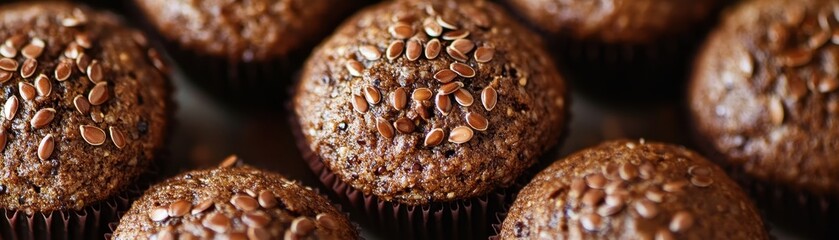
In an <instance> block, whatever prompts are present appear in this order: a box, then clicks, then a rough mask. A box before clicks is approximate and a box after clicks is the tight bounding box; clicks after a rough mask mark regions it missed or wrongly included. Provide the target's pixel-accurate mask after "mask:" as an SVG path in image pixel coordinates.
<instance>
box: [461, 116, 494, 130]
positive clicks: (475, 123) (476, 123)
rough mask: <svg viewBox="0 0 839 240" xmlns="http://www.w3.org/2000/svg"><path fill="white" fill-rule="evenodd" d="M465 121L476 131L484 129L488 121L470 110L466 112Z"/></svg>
mask: <svg viewBox="0 0 839 240" xmlns="http://www.w3.org/2000/svg"><path fill="white" fill-rule="evenodd" d="M466 123H467V124H469V126H470V127H472V128H474V129H475V130H478V131H486V130H487V128H488V127H489V122H488V121H487V119H486V118H485V117H484V116H481V114H479V113H476V112H470V113H467V114H466Z"/></svg>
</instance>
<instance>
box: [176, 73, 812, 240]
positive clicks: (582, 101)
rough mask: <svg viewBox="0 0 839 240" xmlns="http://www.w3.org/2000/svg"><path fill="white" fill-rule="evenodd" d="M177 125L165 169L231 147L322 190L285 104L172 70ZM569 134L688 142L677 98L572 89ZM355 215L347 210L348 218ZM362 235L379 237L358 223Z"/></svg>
mask: <svg viewBox="0 0 839 240" xmlns="http://www.w3.org/2000/svg"><path fill="white" fill-rule="evenodd" d="M174 85H175V101H176V103H177V108H178V109H177V115H176V123H175V124H176V126H175V130H174V135H173V136H172V140H173V141H172V145H171V147H172V154H173V157H172V161H174V162H172V163H171V164H169V165H172V166H177V167H170V168H168V169H166V170H165V172H166V173H167V174H170V175H171V174H176V173H178V172H179V171H185V170H189V169H194V168H208V167H213V166H215V165H216V164H218V162H219V161H221V160H222V159H223V158H225V157H226V156H228V155H230V154H231V153H236V154H237V155H239V156H240V157H241V158H243V159H244V161H245V162H246V163H248V164H250V165H253V166H255V167H259V168H263V169H267V170H270V171H275V172H278V173H281V174H284V175H286V176H287V177H289V178H291V179H297V180H300V181H301V182H302V183H303V184H305V185H308V186H312V187H315V188H320V189H325V188H324V187H323V186H321V185H320V182H319V181H318V179H317V178H316V176H315V175H314V174H313V173H312V172H311V171H310V170H309V168H308V167H307V166H306V163H305V162H304V161H303V160H302V158H301V156H300V154H299V152H298V150H297V148H296V146H295V143H294V139H293V136H292V133H291V131H290V129H289V124H288V115H286V114H287V113H286V112H285V109H286V106H285V103H280V102H278V103H276V104H275V107H273V108H263V109H251V110H245V111H243V110H242V109H243V107H230V106H226V105H225V104H223V103H222V102H220V101H219V100H218V99H213V98H211V97H210V96H208V95H207V94H206V93H204V92H201V91H200V90H198V89H197V88H196V87H195V86H194V85H192V82H189V81H186V79H185V77H184V76H183V75H181V74H180V72H178V71H176V76H175V84H174ZM571 89H572V92H573V94H572V101H571V108H572V109H571V112H572V117H571V122H570V124H571V126H570V127H569V130H570V132H569V135H568V137H567V138H566V139H565V141H564V142H563V143H562V145H561V146H560V147H561V149H560V152H561V154H560V155H561V156H565V155H567V154H569V153H571V152H574V151H577V150H579V149H582V148H585V147H588V146H593V145H595V144H597V143H600V142H601V141H602V140H605V139H616V138H641V137H643V138H645V139H648V140H654V141H661V142H669V143H677V144H683V145H687V144H688V143H689V142H688V135H687V132H686V131H685V124H683V121H682V116H683V110H682V108H681V106H682V104H681V102H679V101H678V100H665V101H662V102H660V103H643V104H632V105H631V106H630V105H624V104H616V103H613V102H600V101H597V100H596V99H597V98H596V97H593V96H588V95H582V94H580V93H578V92H574V91H573V86H572V88H571ZM351 217H352V216H351ZM770 226H771V227H772V230H771V234H773V235H774V236H776V237H778V239H803V238H801V237H797V236H796V235H795V234H793V233H791V232H790V231H789V230H786V229H783V228H781V227H779V226H775V225H772V224H771V223H770ZM361 228H362V235H363V236H364V237H366V238H367V239H380V238H379V237H377V235H376V233H374V232H371V231H370V230H372V229H375V228H376V227H375V226H364V225H362V226H361Z"/></svg>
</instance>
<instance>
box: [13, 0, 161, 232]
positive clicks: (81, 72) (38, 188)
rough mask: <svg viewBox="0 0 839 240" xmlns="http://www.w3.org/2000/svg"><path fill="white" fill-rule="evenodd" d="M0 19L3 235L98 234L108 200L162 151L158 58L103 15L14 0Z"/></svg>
mask: <svg viewBox="0 0 839 240" xmlns="http://www.w3.org/2000/svg"><path fill="white" fill-rule="evenodd" d="M0 16H2V17H0V41H3V42H2V44H0V88H2V91H3V94H2V96H0V101H2V102H3V103H4V104H3V106H2V109H3V112H2V119H3V121H2V123H1V125H2V130H1V131H0V149H2V155H3V158H4V163H3V167H2V168H0V175H2V176H3V177H0V189H2V191H0V192H2V193H0V207H2V209H3V210H4V211H5V212H6V216H13V215H15V217H12V218H2V219H0V232H2V237H3V238H6V237H10V238H18V237H20V238H31V237H38V238H41V237H58V238H63V237H70V238H73V237H79V238H92V237H91V236H97V237H98V236H101V233H100V230H101V229H99V227H100V226H99V225H104V223H107V222H109V221H111V220H112V219H108V218H114V217H115V213H114V211H116V209H111V208H112V207H113V203H112V202H113V200H112V199H113V198H114V197H117V196H118V195H120V193H121V192H122V191H123V190H125V189H126V188H127V187H128V186H129V185H131V184H132V182H134V181H135V180H136V179H137V178H138V176H140V175H141V173H143V172H145V171H146V170H147V168H148V167H149V165H150V164H151V163H152V161H153V160H154V159H155V157H156V155H157V153H158V151H159V150H161V148H162V147H163V143H164V137H165V135H166V134H167V131H166V128H167V124H168V117H167V113H168V111H169V108H170V104H169V102H170V100H169V99H170V96H169V88H168V81H167V78H166V76H165V74H164V72H162V71H161V70H159V69H158V68H162V67H164V65H163V62H162V61H161V60H160V59H159V58H158V55H157V52H156V51H155V50H154V49H150V48H148V46H145V45H143V44H142V43H141V42H142V41H141V42H138V41H135V40H136V39H143V36H142V34H140V33H139V32H137V31H136V30H132V29H130V28H127V27H125V26H124V24H123V22H122V21H121V20H120V19H119V18H118V17H116V16H114V15H112V14H109V13H105V12H97V11H92V10H90V9H88V8H86V7H83V6H79V5H74V4H70V3H58V2H53V3H15V4H10V5H4V6H3V7H2V10H0ZM124 207H126V208H127V206H124ZM94 212H98V215H97V216H96V217H91V216H86V215H87V214H94ZM18 214H19V215H20V216H18ZM56 214H61V216H62V217H55V216H57V215H56ZM23 218H27V219H28V220H29V221H25V220H23ZM62 218H63V219H62ZM44 228H46V229H51V230H50V231H41V230H40V229H44ZM76 234H78V235H76Z"/></svg>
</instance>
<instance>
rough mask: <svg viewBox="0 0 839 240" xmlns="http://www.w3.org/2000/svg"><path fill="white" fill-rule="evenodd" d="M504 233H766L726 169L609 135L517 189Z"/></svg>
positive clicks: (664, 147)
mask: <svg viewBox="0 0 839 240" xmlns="http://www.w3.org/2000/svg"><path fill="white" fill-rule="evenodd" d="M500 237H501V239H769V237H768V234H767V233H766V229H765V228H764V225H763V222H762V220H761V218H760V216H759V215H758V213H757V210H756V209H755V207H754V206H753V204H752V203H751V202H750V200H749V199H748V198H747V197H746V195H745V194H744V193H743V191H742V190H741V189H740V188H739V187H738V186H737V185H736V183H734V182H733V181H732V180H731V179H729V178H728V177H727V176H726V175H725V172H723V171H722V169H720V168H719V167H717V166H716V165H714V164H712V163H710V162H708V161H707V160H705V159H704V158H702V157H701V156H699V155H697V154H695V153H694V152H692V151H689V150H687V149H685V148H683V147H677V146H672V145H666V144H660V143H645V142H644V141H643V140H641V141H626V140H619V141H612V142H606V143H603V144H601V145H599V146H595V147H592V148H589V149H585V150H582V151H580V152H577V153H574V154H572V155H571V156H569V157H567V158H565V159H563V160H560V161H557V162H555V163H553V164H552V165H551V166H549V167H548V168H547V169H545V170H544V171H542V172H541V173H539V174H538V175H537V176H536V177H535V178H534V179H533V181H532V182H530V183H529V184H528V185H527V186H525V187H524V189H522V191H521V192H520V194H519V196H518V198H517V199H516V201H515V202H514V203H513V206H512V208H511V209H510V211H509V212H508V214H507V217H506V219H505V220H504V222H503V225H502V229H501V233H500Z"/></svg>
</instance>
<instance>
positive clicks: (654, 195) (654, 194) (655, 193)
mask: <svg viewBox="0 0 839 240" xmlns="http://www.w3.org/2000/svg"><path fill="white" fill-rule="evenodd" d="M644 197H646V198H647V199H649V200H650V201H653V202H657V203H661V202H663V201H664V192H662V191H659V190H656V189H650V190H647V192H645V193H644Z"/></svg>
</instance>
